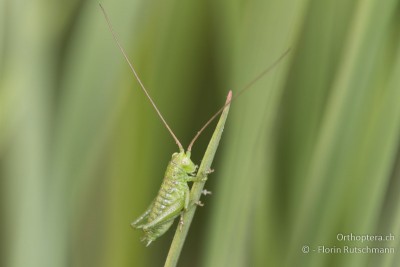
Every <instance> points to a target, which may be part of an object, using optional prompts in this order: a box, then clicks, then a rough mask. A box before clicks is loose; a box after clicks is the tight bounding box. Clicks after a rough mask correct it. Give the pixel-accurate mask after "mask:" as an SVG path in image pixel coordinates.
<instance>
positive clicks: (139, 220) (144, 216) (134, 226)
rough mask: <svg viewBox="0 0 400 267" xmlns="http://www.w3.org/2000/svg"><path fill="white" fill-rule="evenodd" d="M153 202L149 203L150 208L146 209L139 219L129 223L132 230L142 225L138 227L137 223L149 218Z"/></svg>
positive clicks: (139, 226)
mask: <svg viewBox="0 0 400 267" xmlns="http://www.w3.org/2000/svg"><path fill="white" fill-rule="evenodd" d="M154 201H155V200H153V201H152V202H151V204H150V206H149V207H148V208H147V209H146V211H145V212H144V213H143V214H142V215H140V216H139V218H137V219H136V220H135V221H134V222H132V223H131V226H132V227H133V228H141V226H142V225H143V224H142V225H140V224H139V223H141V222H143V221H144V220H146V219H147V218H148V217H149V214H150V212H151V209H152V208H153V204H154Z"/></svg>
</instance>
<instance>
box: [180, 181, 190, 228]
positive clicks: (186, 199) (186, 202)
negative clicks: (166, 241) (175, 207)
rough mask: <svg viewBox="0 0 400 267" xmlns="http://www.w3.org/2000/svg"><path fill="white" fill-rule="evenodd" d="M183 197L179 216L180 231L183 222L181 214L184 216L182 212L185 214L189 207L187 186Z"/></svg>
mask: <svg viewBox="0 0 400 267" xmlns="http://www.w3.org/2000/svg"><path fill="white" fill-rule="evenodd" d="M184 197H185V204H184V206H183V211H182V212H181V217H180V218H179V230H180V231H182V228H183V224H184V221H183V219H184V218H183V216H184V214H185V212H186V211H187V210H188V208H189V203H190V190H189V187H186V188H185V195H184Z"/></svg>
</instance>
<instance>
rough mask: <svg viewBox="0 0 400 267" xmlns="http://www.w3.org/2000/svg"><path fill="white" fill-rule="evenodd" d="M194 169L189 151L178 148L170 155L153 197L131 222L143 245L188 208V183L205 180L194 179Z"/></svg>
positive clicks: (164, 230) (166, 227)
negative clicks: (148, 205) (139, 234)
mask: <svg viewBox="0 0 400 267" xmlns="http://www.w3.org/2000/svg"><path fill="white" fill-rule="evenodd" d="M196 170H197V166H196V165H195V164H194V163H193V162H192V161H191V160H190V152H186V153H185V152H184V151H181V152H179V153H174V154H173V155H172V159H171V161H170V162H169V163H168V166H167V170H166V171H165V175H164V180H163V182H162V184H161V188H160V190H159V191H158V194H157V197H156V198H155V199H154V200H153V202H152V203H151V205H150V207H149V208H148V209H147V210H146V211H145V212H144V213H143V214H142V215H141V216H140V217H139V218H138V219H136V220H135V221H134V222H133V223H132V226H133V227H134V228H136V229H143V231H144V237H143V238H142V241H144V242H146V246H148V245H150V243H151V242H153V241H154V240H155V239H157V238H158V237H160V236H161V235H163V234H164V233H165V232H166V231H167V230H168V229H169V228H170V227H171V225H172V224H173V222H174V219H175V218H176V217H178V216H179V215H180V216H181V222H182V221H183V214H184V212H185V211H186V210H187V209H188V208H189V200H190V199H189V193H190V189H189V186H188V182H196V181H204V180H205V179H206V178H205V177H204V178H196V176H195V173H196Z"/></svg>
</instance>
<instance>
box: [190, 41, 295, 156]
mask: <svg viewBox="0 0 400 267" xmlns="http://www.w3.org/2000/svg"><path fill="white" fill-rule="evenodd" d="M290 49H291V48H288V49H287V50H286V51H285V52H284V53H283V54H282V55H281V56H280V57H279V58H278V59H277V60H275V62H273V63H272V64H271V65H270V66H269V67H268V68H266V69H265V70H264V71H262V72H261V73H260V74H258V75H257V76H256V77H255V78H254V79H253V80H252V81H251V82H249V83H248V84H247V85H246V86H245V87H243V88H242V89H241V90H240V91H239V93H237V94H236V95H235V96H233V97H232V98H231V99H230V100H228V101H227V102H226V103H225V105H223V106H222V107H221V108H220V109H219V110H218V111H217V113H215V114H214V115H213V116H212V117H211V118H210V119H209V120H208V121H207V122H206V124H204V126H203V127H202V128H201V129H200V130H199V131H198V132H197V133H196V135H195V136H194V138H193V140H192V141H191V142H190V144H189V146H188V149H187V151H191V150H192V146H193V144H194V142H196V140H197V138H198V137H199V136H200V134H201V133H202V132H203V131H204V129H206V128H207V126H208V125H209V124H210V123H211V122H212V121H213V120H214V119H215V118H216V117H217V116H218V115H219V114H221V112H222V111H223V110H224V108H225V107H226V106H227V105H229V104H230V103H232V101H233V100H235V99H236V98H238V97H239V96H240V95H241V94H243V93H244V92H245V91H247V90H248V89H249V88H251V86H252V85H253V84H255V83H256V82H257V81H258V80H260V79H261V78H262V77H264V75H265V74H267V73H268V72H270V71H271V70H272V69H273V68H275V67H276V65H278V63H279V62H280V61H281V60H282V59H283V58H284V57H285V56H286V55H287V54H288V53H289V52H290ZM229 92H231V91H229Z"/></svg>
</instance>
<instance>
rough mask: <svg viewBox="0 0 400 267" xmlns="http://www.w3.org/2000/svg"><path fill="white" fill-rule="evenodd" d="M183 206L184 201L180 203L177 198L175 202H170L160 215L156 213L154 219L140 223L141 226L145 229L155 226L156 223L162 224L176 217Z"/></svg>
mask: <svg viewBox="0 0 400 267" xmlns="http://www.w3.org/2000/svg"><path fill="white" fill-rule="evenodd" d="M183 206H184V203H182V201H179V200H178V201H177V202H175V203H173V204H171V205H170V206H169V207H168V209H166V210H165V211H163V212H162V213H161V214H160V215H158V216H157V217H156V218H154V220H152V221H151V222H148V223H147V224H144V225H142V226H141V228H143V229H144V230H146V229H149V228H152V227H156V226H157V225H158V224H163V223H165V222H167V221H169V220H172V219H174V218H176V217H177V216H178V215H179V214H180V212H181V211H182V209H183Z"/></svg>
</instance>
